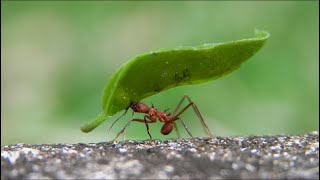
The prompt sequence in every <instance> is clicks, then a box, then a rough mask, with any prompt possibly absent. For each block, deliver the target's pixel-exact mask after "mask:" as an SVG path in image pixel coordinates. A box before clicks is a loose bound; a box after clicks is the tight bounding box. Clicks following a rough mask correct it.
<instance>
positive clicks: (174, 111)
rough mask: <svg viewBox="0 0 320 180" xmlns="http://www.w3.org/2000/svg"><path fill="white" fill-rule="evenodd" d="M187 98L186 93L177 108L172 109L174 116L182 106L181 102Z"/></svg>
mask: <svg viewBox="0 0 320 180" xmlns="http://www.w3.org/2000/svg"><path fill="white" fill-rule="evenodd" d="M186 98H187V96H186V95H184V96H183V97H182V98H181V100H180V102H179V104H178V105H177V106H176V108H175V109H174V110H173V111H172V113H171V114H172V116H174V114H175V113H176V111H177V110H178V109H179V108H180V106H181V104H182V103H183V101H184V100H185V99H186Z"/></svg>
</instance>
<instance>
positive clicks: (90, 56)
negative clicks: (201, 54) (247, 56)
mask: <svg viewBox="0 0 320 180" xmlns="http://www.w3.org/2000/svg"><path fill="white" fill-rule="evenodd" d="M318 14H319V2H317V1H309V2H297V1H294V2H191V1H188V2H103V1H95V2H85V1H80V2H61V1H60V2H51V1H43V2H18V1H15V2H8V1H5V2H3V1H2V2H1V142H2V145H4V144H11V143H19V142H23V143H54V142H61V143H62V142H69V143H76V142H99V141H106V140H109V139H112V138H113V137H114V136H115V134H116V133H117V132H118V131H119V130H120V129H121V128H122V127H123V125H124V124H125V123H126V122H127V121H128V120H129V119H130V117H131V115H130V114H131V113H128V114H127V116H126V117H124V118H123V119H122V121H121V122H119V123H118V124H117V126H116V127H115V128H114V129H113V130H112V132H113V134H110V135H108V134H107V133H106V129H107V128H108V127H109V126H110V125H111V123H112V121H113V120H114V119H115V118H113V119H110V120H108V121H107V122H105V123H104V124H102V126H99V128H97V129H95V130H94V131H92V132H91V133H89V134H84V133H82V132H81V131H80V129H79V128H80V126H81V125H82V124H84V123H85V122H87V121H88V120H90V119H92V118H94V117H95V116H96V114H98V113H99V112H100V111H101V94H102V90H103V87H104V85H105V84H106V82H107V81H108V80H109V78H110V75H112V74H113V73H114V72H115V71H116V69H117V68H118V67H119V66H120V65H121V64H123V63H124V62H126V61H127V60H129V59H130V58H132V57H134V56H136V55H138V54H140V53H143V52H148V51H152V50H157V49H162V48H170V47H172V48H174V47H177V46H181V45H183V46H194V45H200V44H205V43H211V42H225V41H230V40H234V39H241V38H246V37H251V36H252V29H254V28H259V29H267V30H268V31H269V32H270V34H271V35H272V36H271V37H270V39H269V40H268V43H267V44H266V46H265V47H264V49H263V51H261V52H260V53H258V54H257V55H255V56H254V57H253V58H252V59H251V60H250V61H248V62H247V63H245V64H244V65H242V66H241V68H240V69H239V70H238V71H236V72H234V73H232V74H230V75H228V76H226V77H224V78H221V79H219V80H216V81H212V82H208V83H205V84H199V85H194V86H183V87H178V88H175V89H171V90H168V91H166V92H163V93H160V94H157V95H155V96H152V97H150V98H147V99H146V101H145V103H147V104H150V103H151V102H153V104H154V105H155V106H157V107H158V109H166V108H170V110H173V109H174V107H175V106H176V105H177V103H178V102H179V100H180V98H181V97H182V96H183V95H184V94H187V95H189V96H190V97H191V98H192V99H193V100H194V101H195V102H196V103H197V105H198V107H199V109H200V111H201V113H202V115H203V116H204V118H205V119H206V121H207V123H208V125H209V127H210V129H211V130H212V131H213V132H214V133H215V134H216V135H219V136H222V135H240V134H241V135H248V134H279V133H290V134H297V133H304V132H308V131H313V130H318V125H319V121H318V119H319V111H318V108H319V76H318V74H319V66H318V65H319V61H318V59H319V50H318V49H319V40H318V39H319V16H318ZM146 76H148V75H147V74H146ZM119 115H120V114H119ZM119 115H118V116H119ZM138 117H139V116H138ZM182 117H183V118H184V120H185V121H186V122H187V124H188V125H189V126H190V130H191V132H193V134H194V135H195V136H204V135H205V134H204V131H203V130H202V128H201V125H200V122H199V121H198V120H197V118H196V115H195V114H194V113H193V112H192V111H191V110H190V111H188V112H187V113H185V114H184V115H182ZM160 128H161V124H152V125H150V129H151V133H152V135H153V137H154V138H173V137H175V134H172V135H170V136H163V135H161V134H160ZM180 129H181V130H180V131H181V132H182V135H183V136H184V137H188V136H187V133H185V132H184V131H183V129H182V127H180ZM126 138H127V139H147V138H148V135H147V133H146V131H145V126H144V125H143V124H141V123H132V125H131V126H130V127H129V129H128V131H127V133H126Z"/></svg>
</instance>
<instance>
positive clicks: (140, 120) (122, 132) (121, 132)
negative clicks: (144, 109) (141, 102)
mask: <svg viewBox="0 0 320 180" xmlns="http://www.w3.org/2000/svg"><path fill="white" fill-rule="evenodd" d="M132 121H136V122H143V123H147V124H148V123H154V122H152V121H145V120H143V119H132V120H130V121H129V122H128V123H127V124H126V126H125V127H124V128H123V129H122V130H121V131H120V132H119V133H118V134H117V136H116V137H115V138H114V139H113V140H112V141H115V140H116V139H117V138H118V137H119V136H120V135H121V134H123V137H124V132H125V131H126V129H127V128H128V126H129V125H130V123H131V122H132Z"/></svg>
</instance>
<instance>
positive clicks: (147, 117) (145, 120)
mask: <svg viewBox="0 0 320 180" xmlns="http://www.w3.org/2000/svg"><path fill="white" fill-rule="evenodd" d="M147 119H149V120H150V117H149V116H144V118H143V120H142V119H133V120H132V121H137V122H143V123H145V124H146V128H147V132H148V135H149V137H150V140H152V137H151V134H150V131H149V125H148V123H155V122H154V121H151V120H150V121H147Z"/></svg>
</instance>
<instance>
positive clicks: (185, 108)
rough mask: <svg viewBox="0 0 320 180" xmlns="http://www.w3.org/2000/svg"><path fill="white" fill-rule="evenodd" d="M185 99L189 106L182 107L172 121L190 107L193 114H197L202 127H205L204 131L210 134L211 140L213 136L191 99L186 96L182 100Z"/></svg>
mask: <svg viewBox="0 0 320 180" xmlns="http://www.w3.org/2000/svg"><path fill="white" fill-rule="evenodd" d="M185 98H187V99H188V101H189V104H188V105H187V106H186V107H184V108H183V109H182V110H181V111H180V112H179V113H178V114H177V115H175V116H174V118H173V119H175V118H177V117H179V116H180V115H181V114H182V113H183V112H184V111H186V110H187V109H188V108H189V107H190V106H192V108H193V110H194V111H195V113H196V114H197V116H198V118H199V119H200V121H201V123H202V125H203V126H204V127H205V129H206V130H207V132H208V133H209V134H210V136H211V138H213V137H214V136H213V134H212V133H211V131H210V129H209V128H208V126H207V124H206V122H205V121H204V119H203V117H202V116H201V114H200V111H199V109H198V107H197V106H196V105H195V103H194V102H192V101H191V99H190V98H189V97H188V96H184V97H183V98H182V100H184V99H185ZM180 102H182V101H180Z"/></svg>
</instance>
